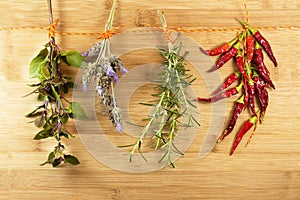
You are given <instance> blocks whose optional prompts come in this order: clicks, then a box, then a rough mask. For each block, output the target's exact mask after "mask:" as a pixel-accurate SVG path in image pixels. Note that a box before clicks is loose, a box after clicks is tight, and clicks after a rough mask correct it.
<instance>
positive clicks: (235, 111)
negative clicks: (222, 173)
mask: <svg viewBox="0 0 300 200" xmlns="http://www.w3.org/2000/svg"><path fill="white" fill-rule="evenodd" d="M243 108H244V95H243V96H241V97H240V98H239V99H238V100H237V101H236V102H235V107H234V109H233V112H232V115H231V119H230V121H229V123H228V125H227V128H226V129H225V130H224V132H223V133H222V135H221V136H220V137H219V139H218V142H221V141H222V140H223V139H224V138H225V137H226V136H227V135H229V134H230V133H231V132H232V130H233V128H234V126H235V124H236V121H237V119H238V117H239V115H240V114H241V112H242V110H243Z"/></svg>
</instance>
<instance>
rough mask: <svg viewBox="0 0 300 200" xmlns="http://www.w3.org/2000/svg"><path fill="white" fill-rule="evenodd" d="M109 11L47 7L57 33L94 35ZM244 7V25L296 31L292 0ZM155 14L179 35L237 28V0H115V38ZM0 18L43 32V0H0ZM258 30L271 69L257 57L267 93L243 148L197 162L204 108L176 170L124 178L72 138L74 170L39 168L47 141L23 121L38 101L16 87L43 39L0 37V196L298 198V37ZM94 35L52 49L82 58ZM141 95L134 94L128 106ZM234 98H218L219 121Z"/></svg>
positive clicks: (63, 40)
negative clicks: (267, 80) (264, 69)
mask: <svg viewBox="0 0 300 200" xmlns="http://www.w3.org/2000/svg"><path fill="white" fill-rule="evenodd" d="M25 2H26V3H25ZM111 5H112V2H111V1H109V0H107V1H104V0H103V1H96V0H86V1H78V0H77V1H76V0H72V1H71V0H57V1H55V0H54V1H53V10H54V16H55V17H59V18H60V23H59V26H58V31H64V32H99V31H102V29H103V27H104V23H105V21H106V18H107V16H108V13H109V9H110V6H111ZM247 5H248V7H249V15H250V24H252V26H255V27H262V26H270V27H276V26H300V14H299V9H300V2H299V1H298V0H287V1H286V0H285V1H284V0H249V2H248V4H247ZM157 9H160V10H164V11H165V14H166V17H167V20H168V24H169V27H182V28H186V29H187V28H190V29H196V28H208V29H213V28H238V27H240V26H239V24H238V23H237V22H236V21H235V18H243V17H244V8H243V2H242V0H211V1H204V0H191V1H186V0H167V1H159V0H143V1H133V0H118V8H117V13H116V18H115V23H114V25H115V26H119V25H121V24H124V27H123V28H122V29H121V31H126V30H130V29H132V28H136V27H142V26H146V25H147V24H150V25H152V26H159V25H160V24H159V20H158V17H157V16H156V10H157ZM0 13H1V17H0V27H1V28H6V27H20V26H41V27H47V26H48V13H47V4H46V1H45V0H44V1H41V0H30V1H20V0H1V1H0ZM261 32H262V33H263V34H264V35H265V36H266V38H268V39H269V41H270V43H271V44H272V46H273V49H274V53H275V55H276V56H277V59H278V62H279V67H278V68H276V69H274V67H273V66H272V64H271V63H270V61H269V60H268V59H266V64H267V65H268V66H269V69H270V71H271V76H272V79H273V81H274V82H275V84H276V87H277V89H276V90H275V91H270V106H269V108H268V110H267V114H266V117H265V121H264V123H263V124H262V125H260V126H259V127H258V129H257V131H256V135H255V138H254V140H253V142H252V143H251V144H250V145H249V146H248V147H247V148H243V144H241V146H240V147H239V148H238V149H237V151H236V154H235V155H234V156H231V157H229V156H228V151H229V148H230V145H231V142H232V140H233V137H234V135H232V136H230V137H229V138H228V139H226V140H224V142H222V143H221V144H218V145H217V147H216V149H215V151H213V152H212V153H211V154H210V155H209V156H208V157H206V158H205V159H202V160H200V159H199V158H198V157H199V149H200V146H201V144H202V142H203V139H204V137H205V133H206V131H207V130H208V128H209V127H210V126H215V125H216V124H214V123H213V122H211V121H210V112H209V105H204V104H201V105H200V110H201V118H200V123H201V125H202V126H201V127H200V129H199V132H198V134H197V137H196V139H195V140H194V141H193V144H192V146H191V147H190V148H189V149H188V151H187V152H186V155H185V157H184V158H181V159H179V160H178V161H177V162H176V164H177V168H175V169H172V168H165V169H162V170H160V171H157V172H151V173H145V174H130V173H124V172H119V171H115V170H112V169H110V168H108V167H106V166H105V165H103V164H101V163H100V162H99V161H97V160H96V159H94V158H93V157H92V156H91V155H90V154H89V153H88V151H87V150H86V148H85V147H84V146H83V144H82V143H81V141H80V139H79V137H76V138H75V139H72V140H70V141H68V142H67V146H68V151H69V152H71V153H72V154H75V155H77V156H78V158H79V159H80V161H81V164H80V165H79V166H64V167H60V168H52V167H50V166H44V167H40V166H39V163H41V162H42V161H44V159H45V157H46V156H47V154H48V152H49V151H50V150H51V149H52V147H53V143H52V141H51V140H49V141H41V142H38V141H33V140H32V137H33V135H34V134H35V133H36V132H37V131H38V129H36V128H35V127H33V125H32V124H29V123H28V121H29V120H28V119H26V118H25V117H24V115H25V114H26V113H28V112H29V111H31V110H32V109H33V108H34V107H35V106H36V105H37V103H38V102H36V101H35V100H34V99H35V97H34V96H30V97H27V98H23V97H22V96H23V95H25V94H26V93H28V92H30V91H31V88H29V87H27V86H26V84H27V83H33V82H34V80H30V79H29V76H28V68H29V63H30V60H31V59H32V58H33V57H34V56H35V55H36V54H37V53H38V51H39V50H40V49H41V48H42V45H44V44H45V43H46V42H47V32H46V31H43V30H11V31H0V61H1V62H0V64H1V70H0V88H1V89H0V102H1V112H0V118H1V119H0V125H1V126H0V180H1V181H0V199H5V200H6V199H9V200H13V199H59V198H62V199H67V198H68V199H124V200H127V199H241V198H243V199H300V190H299V189H300V135H299V133H300V130H299V125H300V123H299V120H300V106H299V99H300V89H299V88H300V80H299V77H300V71H298V70H300V63H299V54H300V50H299V47H300V41H299V36H300V34H299V33H300V32H299V29H298V30H290V29H283V30H262V31H261ZM187 35H188V36H189V37H191V38H192V39H194V40H195V41H196V42H198V43H199V44H201V45H202V47H204V48H211V47H213V46H216V45H217V44H220V43H223V42H225V41H228V40H230V39H232V38H233V37H234V35H235V32H233V31H229V32H203V33H190V34H187ZM95 38H96V36H74V35H69V36H68V35H58V36H57V43H58V44H59V45H60V47H61V49H64V50H71V49H75V50H77V51H84V50H86V49H87V48H88V47H90V46H91V45H92V44H93V43H94V42H95V41H96V39H95ZM132 42H133V43H134V38H132ZM145 42H147V41H145ZM120 45H122V44H120ZM148 53H149V52H148ZM152 54H154V53H151V52H150V53H149V54H146V53H145V52H133V53H132V54H129V55H126V56H124V57H122V59H123V61H124V63H125V64H126V66H127V67H128V68H129V69H132V68H134V66H137V65H139V64H142V63H147V56H149V55H152ZM136 58H138V59H136ZM152 59H153V58H152ZM158 60H159V57H158ZM232 70H233V68H231V66H230V64H228V65H227V67H226V66H224V67H223V69H222V70H221V71H220V73H221V75H222V77H223V78H225V77H226V76H227V75H229V73H230V72H231V71H232ZM67 73H69V74H72V75H74V76H75V75H76V70H72V69H71V70H70V68H69V70H67ZM200 80H201V78H200ZM197 84H198V85H196V86H197V88H200V89H199V91H200V92H201V93H200V94H201V95H202V96H207V95H208V93H207V89H206V88H205V86H201V81H199V82H198V83H197ZM201 87H203V89H201ZM139 95H140V96H139ZM141 97H142V96H141V94H136V96H135V98H136V99H137V100H139V99H141ZM234 99H235V98H232V99H230V100H229V101H227V110H226V112H227V116H228V115H229V114H230V111H231V106H232V102H233V101H234ZM136 109H137V110H135V111H134V112H135V113H138V112H139V111H140V110H138V108H136ZM246 117H247V115H246V113H245V114H244V119H245V118H246ZM242 118H243V116H242ZM241 123H242V121H239V123H238V125H237V126H238V127H239V126H240V125H241ZM70 128H71V129H72V131H73V132H74V131H75V132H76V130H75V129H74V128H72V126H71V127H70ZM113 134H115V133H113ZM115 137H118V138H119V139H121V138H120V137H119V136H118V135H117V136H115Z"/></svg>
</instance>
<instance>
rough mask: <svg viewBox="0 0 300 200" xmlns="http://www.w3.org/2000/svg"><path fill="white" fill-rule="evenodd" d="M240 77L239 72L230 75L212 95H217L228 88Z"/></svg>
mask: <svg viewBox="0 0 300 200" xmlns="http://www.w3.org/2000/svg"><path fill="white" fill-rule="evenodd" d="M239 77H240V74H239V73H232V74H231V75H230V76H228V77H227V78H226V79H225V81H224V83H223V84H222V85H221V86H220V87H219V88H218V89H216V90H215V91H214V92H213V93H212V96H214V95H217V94H219V93H220V92H222V91H223V90H225V89H226V88H228V87H229V86H230V85H231V84H232V83H234V82H235V81H237V80H238V79H239Z"/></svg>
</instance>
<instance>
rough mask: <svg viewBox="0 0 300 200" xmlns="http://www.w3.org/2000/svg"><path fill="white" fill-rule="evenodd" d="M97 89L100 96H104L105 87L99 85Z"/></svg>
mask: <svg viewBox="0 0 300 200" xmlns="http://www.w3.org/2000/svg"><path fill="white" fill-rule="evenodd" d="M96 90H97V92H98V94H99V96H100V97H102V96H103V89H102V87H100V86H97V87H96Z"/></svg>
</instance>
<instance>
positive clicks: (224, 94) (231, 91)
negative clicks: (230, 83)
mask: <svg viewBox="0 0 300 200" xmlns="http://www.w3.org/2000/svg"><path fill="white" fill-rule="evenodd" d="M242 86H243V85H242V84H240V85H238V86H236V87H234V88H231V89H228V90H226V91H224V92H222V93H220V94H217V95H215V96H213V97H211V98H200V97H197V101H203V102H216V101H219V100H221V99H224V98H228V97H231V96H233V95H235V94H237V93H239V92H240V91H241V89H242Z"/></svg>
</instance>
